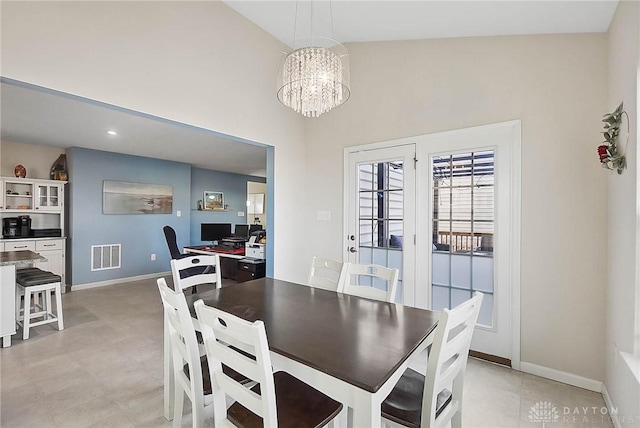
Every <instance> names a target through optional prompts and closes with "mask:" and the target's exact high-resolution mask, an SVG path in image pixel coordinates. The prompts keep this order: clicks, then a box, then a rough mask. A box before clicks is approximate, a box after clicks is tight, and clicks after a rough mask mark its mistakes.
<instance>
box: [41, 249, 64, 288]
mask: <svg viewBox="0 0 640 428" xmlns="http://www.w3.org/2000/svg"><path fill="white" fill-rule="evenodd" d="M35 252H36V253H38V254H40V255H41V256H42V257H45V258H46V259H47V261H44V262H39V263H36V267H38V268H40V269H42V270H46V271H49V272H52V273H55V274H56V275H60V277H61V278H62V284H64V283H65V282H64V239H42V240H38V241H35ZM64 289H65V287H62V289H61V290H62V292H63V293H64V291H65V290H64Z"/></svg>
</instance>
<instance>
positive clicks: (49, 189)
mask: <svg viewBox="0 0 640 428" xmlns="http://www.w3.org/2000/svg"><path fill="white" fill-rule="evenodd" d="M36 189H37V190H36V199H35V203H36V207H35V209H37V210H38V209H39V210H50V211H57V210H59V209H60V207H61V204H62V201H61V198H60V195H61V194H62V191H61V185H59V184H47V183H38V184H36Z"/></svg>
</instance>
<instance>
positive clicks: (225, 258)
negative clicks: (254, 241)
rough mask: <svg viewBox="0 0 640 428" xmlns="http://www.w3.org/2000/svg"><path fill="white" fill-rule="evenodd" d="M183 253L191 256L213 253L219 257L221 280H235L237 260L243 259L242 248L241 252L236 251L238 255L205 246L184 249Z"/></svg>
mask: <svg viewBox="0 0 640 428" xmlns="http://www.w3.org/2000/svg"><path fill="white" fill-rule="evenodd" d="M183 251H184V252H185V253H192V254H211V253H215V254H217V255H219V256H220V274H221V275H222V277H223V278H229V279H233V280H234V281H235V280H236V272H237V270H238V260H240V259H244V247H242V252H240V251H238V254H233V253H228V252H222V251H219V250H216V249H215V248H214V247H211V246H207V245H198V246H193V247H184V248H183Z"/></svg>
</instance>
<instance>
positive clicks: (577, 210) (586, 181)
mask: <svg viewBox="0 0 640 428" xmlns="http://www.w3.org/2000/svg"><path fill="white" fill-rule="evenodd" d="M1 7H2V46H1V48H2V60H3V62H2V75H4V76H6V77H9V78H13V79H16V80H22V81H26V82H29V83H34V84H37V85H41V86H45V87H49V88H53V89H57V90H61V91H65V92H69V93H72V94H76V95H80V96H84V97H87V98H90V99H96V100H99V101H103V102H107V103H111V104H115V105H119V106H122V107H126V108H130V109H133V110H139V111H142V112H145V113H149V114H153V115H157V116H161V117H166V118H170V119H173V120H177V121H181V122H185V123H188V124H192V125H196V126H201V127H204V128H207V129H212V130H215V131H218V132H222V133H227V134H233V135H237V136H240V137H243V138H247V139H250V140H255V141H259V142H262V143H266V144H271V145H274V146H275V147H276V149H275V154H276V157H275V191H274V194H273V195H270V197H273V198H275V207H276V211H275V213H274V216H275V233H274V234H273V235H274V236H270V238H269V239H273V240H274V241H275V262H276V266H275V275H276V277H279V278H283V279H294V280H303V279H304V276H305V274H306V271H307V267H308V263H309V261H310V260H311V255H312V254H320V255H323V256H327V257H335V258H340V257H341V252H342V247H343V236H342V153H343V148H344V147H347V146H352V145H359V144H366V143H370V142H375V141H383V140H388V139H396V138H400V137H406V136H411V135H420V134H425V133H430V132H437V131H443V130H448V129H456V128H462V127H468V126H474V125H482V124H487V123H493V122H501V121H505V120H510V119H518V118H519V119H522V127H523V138H522V151H523V165H522V182H523V191H522V196H523V201H522V224H523V230H522V243H523V244H522V245H523V248H522V257H523V262H522V359H523V361H527V362H531V363H534V364H539V365H542V366H547V367H551V368H554V369H557V370H561V371H567V372H570V373H575V374H578V375H580V376H585V377H587V378H592V379H599V380H602V379H603V378H604V350H603V349H602V346H601V345H602V338H603V337H604V325H605V315H604V307H605V303H604V301H605V292H604V290H605V287H604V284H605V280H606V278H605V276H606V274H605V272H606V271H605V264H604V262H603V260H605V259H606V257H607V255H606V245H604V244H603V243H604V242H605V241H606V207H605V206H604V205H603V203H602V201H603V200H604V199H605V197H606V190H605V186H606V176H605V175H604V174H603V171H602V170H601V169H600V167H599V166H598V162H597V156H596V154H595V147H596V146H597V145H598V143H599V141H600V137H599V133H600V131H601V129H600V128H601V124H600V122H599V120H600V118H601V115H602V114H603V112H604V111H603V110H606V107H607V102H606V101H607V95H606V86H607V65H606V57H607V40H606V36H605V35H574V36H538V37H497V38H469V39H449V40H434V41H412V42H396V43H362V44H352V45H350V46H349V49H350V53H351V61H352V76H351V77H352V96H351V99H350V100H349V101H348V102H347V103H346V104H345V105H344V106H341V107H339V108H338V109H335V110H334V111H332V112H330V113H328V114H326V115H324V116H322V117H321V118H319V119H317V120H303V119H301V118H300V117H299V116H297V115H296V114H295V113H293V112H292V111H290V110H288V109H286V108H285V107H283V106H281V105H279V104H278V102H277V99H276V97H275V74H276V71H277V62H278V59H279V57H278V54H279V51H280V49H281V45H280V44H279V43H278V42H277V41H275V40H274V39H272V38H271V37H270V36H268V35H266V34H265V33H264V32H263V31H262V30H260V29H259V28H257V27H256V26H254V25H253V24H251V23H248V22H247V21H246V20H244V18H242V17H240V16H239V15H237V14H236V13H235V12H233V11H232V10H230V9H229V8H228V7H226V6H225V5H224V4H220V3H217V2H69V3H64V2H37V3H32V2H3V3H2V6H1ZM305 126H306V129H305ZM305 140H306V145H305ZM303 177H304V179H303ZM305 180H306V181H305ZM317 210H330V211H331V212H332V217H331V221H329V222H318V223H317V224H315V227H314V228H313V233H314V236H318V237H320V236H321V237H323V239H314V240H313V245H309V242H310V241H309V240H308V239H305V240H304V241H303V240H302V239H301V231H305V230H308V229H309V227H310V222H314V220H313V219H315V212H316V211H317Z"/></svg>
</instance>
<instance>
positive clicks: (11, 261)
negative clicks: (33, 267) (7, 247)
mask: <svg viewBox="0 0 640 428" xmlns="http://www.w3.org/2000/svg"><path fill="white" fill-rule="evenodd" d="M44 260H47V259H46V258H44V257H42V256H41V255H40V254H38V253H34V252H33V251H29V250H26V251H0V266H8V265H29V264H31V263H34V262H40V261H44Z"/></svg>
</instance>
